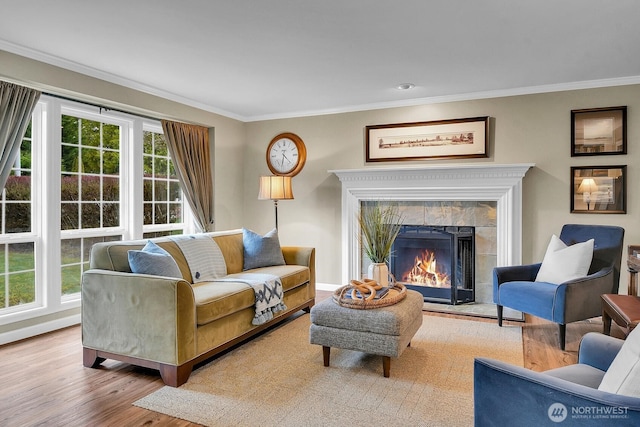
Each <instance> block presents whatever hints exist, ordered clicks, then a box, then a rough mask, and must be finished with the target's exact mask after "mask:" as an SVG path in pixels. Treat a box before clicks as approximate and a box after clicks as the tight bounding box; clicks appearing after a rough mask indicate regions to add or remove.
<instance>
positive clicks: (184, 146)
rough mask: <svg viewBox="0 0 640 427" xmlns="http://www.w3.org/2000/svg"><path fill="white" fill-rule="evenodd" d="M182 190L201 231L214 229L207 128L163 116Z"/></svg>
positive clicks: (166, 135) (163, 125) (165, 132)
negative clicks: (174, 120)
mask: <svg viewBox="0 0 640 427" xmlns="http://www.w3.org/2000/svg"><path fill="white" fill-rule="evenodd" d="M162 130H163V131H164V135H165V137H166V139H167V147H168V148H169V154H170V155H171V159H172V160H173V163H174V165H175V168H176V173H177V174H178V179H179V180H180V185H181V186H182V192H183V193H184V196H185V198H186V199H187V202H188V203H189V206H190V207H191V210H192V211H193V214H194V216H195V220H196V225H197V226H198V228H199V229H200V231H201V232H206V231H213V177H212V173H211V172H212V171H211V155H210V149H209V129H207V128H205V127H202V126H195V125H189V124H186V123H177V122H171V121H168V120H162Z"/></svg>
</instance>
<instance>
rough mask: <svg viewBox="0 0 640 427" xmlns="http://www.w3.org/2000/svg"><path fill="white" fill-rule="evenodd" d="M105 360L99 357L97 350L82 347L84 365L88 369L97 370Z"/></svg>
mask: <svg viewBox="0 0 640 427" xmlns="http://www.w3.org/2000/svg"><path fill="white" fill-rule="evenodd" d="M105 360H106V359H105V358H103V357H98V351H97V350H94V349H92V348H86V347H82V364H83V365H84V366H86V367H87V368H97V367H98V366H100V364H101V363H102V362H104V361H105Z"/></svg>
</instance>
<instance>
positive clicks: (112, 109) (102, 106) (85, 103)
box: [42, 92, 162, 122]
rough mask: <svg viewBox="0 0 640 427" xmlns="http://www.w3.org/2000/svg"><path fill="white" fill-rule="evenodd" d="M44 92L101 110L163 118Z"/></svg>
mask: <svg viewBox="0 0 640 427" xmlns="http://www.w3.org/2000/svg"><path fill="white" fill-rule="evenodd" d="M42 94H43V95H46V96H50V97H52V98H58V99H64V100H65V101H71V102H77V103H79V104H84V105H89V106H91V107H97V108H100V110H105V111H115V112H117V113H123V114H129V115H132V116H137V117H141V118H143V119H149V120H155V121H158V122H159V121H161V120H162V119H159V118H157V117H151V116H147V115H144V114H139V113H132V112H131V111H125V110H120V109H118V108H112V107H106V106H104V105H100V104H94V103H92V102H89V101H81V100H79V99H74V98H70V97H68V96H63V95H57V94H55V93H50V92H42Z"/></svg>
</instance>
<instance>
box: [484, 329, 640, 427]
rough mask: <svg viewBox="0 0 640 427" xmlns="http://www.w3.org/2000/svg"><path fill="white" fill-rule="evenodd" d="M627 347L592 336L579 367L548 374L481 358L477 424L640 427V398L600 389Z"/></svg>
mask: <svg viewBox="0 0 640 427" xmlns="http://www.w3.org/2000/svg"><path fill="white" fill-rule="evenodd" d="M623 343H624V341H623V340H620V339H618V338H613V337H610V336H608V335H603V334H600V333H596V332H589V333H588V334H586V335H585V336H584V337H583V338H582V341H581V342H580V348H579V351H578V363H577V364H575V365H569V366H564V367H562V368H557V369H551V370H549V371H545V372H535V371H531V370H529V369H525V368H522V367H519V366H514V365H511V364H509V363H505V362H501V361H497V360H493V359H487V358H476V359H475V361H474V371H473V388H474V390H473V394H474V404H473V405H474V425H475V426H476V427H489V426H496V427H502V426H518V427H527V426H531V427H540V426H563V427H569V426H580V427H583V426H598V427H601V426H639V425H640V398H638V397H630V396H625V395H621V394H614V393H608V392H605V391H600V390H598V386H599V385H600V382H601V381H602V378H603V377H604V374H605V372H606V371H607V369H608V368H609V365H610V364H611V362H612V361H613V359H614V358H615V357H616V355H617V354H618V351H620V349H621V348H622V345H623Z"/></svg>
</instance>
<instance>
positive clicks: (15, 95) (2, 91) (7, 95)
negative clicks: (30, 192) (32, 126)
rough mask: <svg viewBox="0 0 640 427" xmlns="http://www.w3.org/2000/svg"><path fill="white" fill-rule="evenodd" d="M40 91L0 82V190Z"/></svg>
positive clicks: (29, 120)
mask: <svg viewBox="0 0 640 427" xmlns="http://www.w3.org/2000/svg"><path fill="white" fill-rule="evenodd" d="M38 99H40V91H37V90H34V89H29V88H26V87H24V86H19V85H16V84H13V83H8V82H3V81H0V188H4V186H5V185H6V183H7V179H8V178H9V174H10V173H11V168H12V167H13V165H14V163H15V161H16V158H17V156H18V155H19V154H20V145H21V144H22V139H23V138H24V134H25V132H26V130H27V126H29V122H31V114H32V113H33V109H34V108H35V107H36V104H37V103H38Z"/></svg>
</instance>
